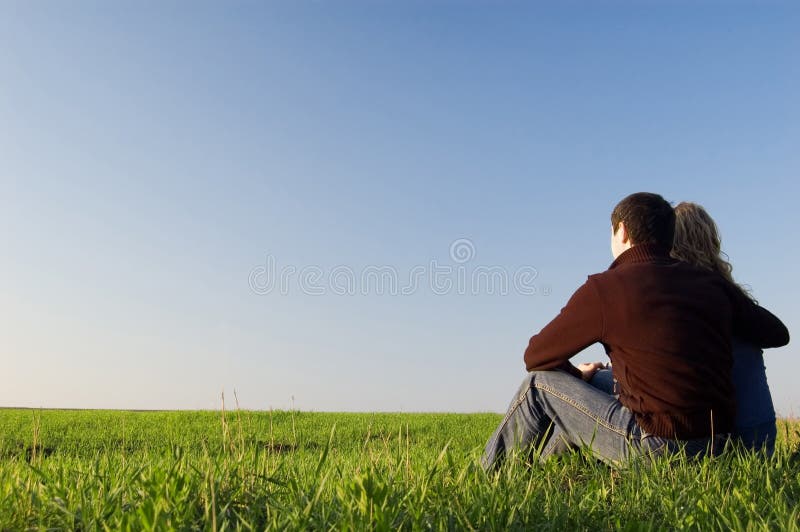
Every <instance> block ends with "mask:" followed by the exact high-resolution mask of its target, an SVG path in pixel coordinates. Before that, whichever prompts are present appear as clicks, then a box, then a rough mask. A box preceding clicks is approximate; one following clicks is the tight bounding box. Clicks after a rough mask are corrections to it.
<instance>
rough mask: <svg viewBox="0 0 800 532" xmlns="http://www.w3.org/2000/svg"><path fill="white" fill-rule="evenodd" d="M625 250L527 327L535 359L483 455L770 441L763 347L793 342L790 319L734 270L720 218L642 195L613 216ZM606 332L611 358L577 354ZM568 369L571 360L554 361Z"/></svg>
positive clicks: (491, 463) (661, 450)
mask: <svg viewBox="0 0 800 532" xmlns="http://www.w3.org/2000/svg"><path fill="white" fill-rule="evenodd" d="M611 251H612V254H613V255H614V262H613V263H612V264H611V266H610V267H609V269H608V270H607V271H605V272H603V273H599V274H596V275H591V276H589V278H588V280H587V281H586V283H584V284H583V286H581V287H580V288H578V290H577V291H576V292H575V293H574V294H573V295H572V297H571V298H570V300H569V302H567V304H566V306H565V307H564V308H563V309H561V312H560V313H559V315H558V316H556V317H555V319H553V321H551V322H550V323H549V324H548V325H547V326H546V327H545V328H544V329H542V330H541V332H539V334H537V335H535V336H534V337H532V338H531V339H530V343H529V345H528V348H527V349H526V351H525V365H526V367H527V369H528V371H529V373H528V375H527V377H526V378H525V380H524V381H523V383H522V385H521V386H520V389H519V391H518V392H517V394H516V395H515V396H514V398H513V400H512V401H511V405H510V406H509V408H508V412H507V413H506V415H505V417H504V419H503V421H502V423H501V424H500V426H499V427H498V428H497V430H496V431H495V433H494V434H493V435H492V437H491V438H490V440H489V442H488V443H487V445H486V450H485V453H484V456H483V459H482V463H483V466H484V468H486V469H487V470H492V469H495V468H496V467H497V466H498V465H499V464H500V463H501V461H502V459H503V457H504V455H505V454H506V452H507V451H510V450H512V449H515V448H520V449H538V450H539V456H540V458H542V459H545V458H547V457H549V456H553V455H556V454H559V453H563V452H566V451H568V450H569V449H571V448H575V447H578V446H582V445H583V446H587V447H588V448H589V449H590V450H591V452H592V454H593V455H595V456H596V457H597V458H599V459H601V460H603V461H605V462H609V463H612V464H614V463H622V462H626V461H628V460H630V459H633V458H635V457H636V456H640V455H646V456H657V455H660V454H665V453H672V452H676V451H678V450H679V449H684V450H685V452H686V454H687V455H689V456H702V455H704V454H707V453H709V454H718V453H719V452H721V451H722V449H723V447H724V446H725V444H726V443H727V441H728V439H729V437H730V435H731V434H735V435H737V436H738V437H739V439H741V441H742V442H743V443H744V444H745V445H748V446H750V447H751V448H761V447H762V446H763V447H765V448H766V449H767V452H771V451H772V448H773V446H774V440H775V414H774V411H773V410H772V400H771V397H770V394H769V389H768V388H767V383H766V376H765V374H764V367H763V360H762V357H761V351H760V349H761V348H766V347H779V346H783V345H786V344H787V343H788V342H789V332H788V331H787V329H786V327H785V326H784V325H783V323H782V322H781V321H780V320H779V319H778V318H777V317H775V316H774V315H773V314H771V313H770V312H769V311H767V310H766V309H764V308H762V307H760V306H758V304H757V303H756V302H755V301H754V300H753V298H752V297H751V296H750V295H749V294H748V293H747V292H745V291H744V290H742V288H741V287H739V286H738V285H737V284H735V283H734V282H733V279H732V277H731V267H730V264H728V263H727V262H726V261H724V260H723V259H722V258H721V257H720V242H719V236H718V235H717V232H716V226H715V225H714V222H713V220H712V219H711V218H710V217H709V216H708V214H707V213H706V212H705V210H703V208H702V207H700V206H698V205H694V204H691V203H682V204H680V205H678V207H676V208H675V209H674V210H673V208H672V206H670V204H669V203H668V202H667V201H665V200H664V199H663V198H662V197H661V196H659V195H657V194H650V193H644V192H641V193H636V194H631V195H630V196H628V197H626V198H625V199H623V200H622V201H621V202H620V203H619V204H618V205H617V206H616V207H615V208H614V211H613V212H612V214H611ZM596 342H600V343H601V344H602V345H603V347H604V348H605V351H606V353H607V354H608V356H609V358H610V359H611V362H612V369H611V370H607V369H603V368H604V365H603V364H602V363H599V362H595V363H591V364H581V365H579V366H578V367H575V366H573V365H572V364H571V363H570V362H569V359H570V358H571V357H573V356H574V355H576V354H577V353H579V352H580V351H582V350H583V349H585V348H587V347H588V346H590V345H592V344H594V343H596ZM553 370H561V371H553Z"/></svg>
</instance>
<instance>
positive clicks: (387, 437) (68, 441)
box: [0, 410, 800, 530]
mask: <svg viewBox="0 0 800 532" xmlns="http://www.w3.org/2000/svg"><path fill="white" fill-rule="evenodd" d="M499 420H500V416H498V415H495V414H471V415H457V414H323V413H306V412H249V411H228V412H226V413H222V412H125V411H63V410H62V411H54V410H43V411H38V410H0V438H1V439H0V529H2V530H25V529H68V530H72V529H80V530H94V529H127V530H168V529H180V530H194V529H197V530H206V529H212V530H214V529H215V530H223V529H227V530H231V529H258V530H261V529H281V530H282V529H294V530H299V529H335V530H347V529H350V530H352V529H357V530H362V529H377V530H388V529H394V528H402V529H408V530H419V529H437V530H438V529H458V530H462V529H463V530H470V529H484V530H486V529H488V530H505V529H526V528H527V529H531V528H536V529H541V528H543V529H556V530H563V529H598V528H600V529H612V528H613V529H617V528H624V529H636V530H638V529H662V528H675V529H696V530H708V529H769V530H775V529H784V530H797V529H798V528H800V509H798V508H799V507H800V450H799V449H798V447H799V446H800V423H797V422H787V421H781V422H780V427H779V428H780V436H779V445H778V450H777V452H776V455H775V456H774V457H773V458H772V459H770V460H765V459H764V458H762V457H759V456H755V455H748V454H739V453H730V454H728V455H724V456H722V457H717V458H714V459H711V460H703V461H700V462H696V463H687V462H686V461H685V460H681V459H679V458H678V459H672V460H661V461H658V462H656V463H654V464H652V465H650V466H647V467H645V466H643V465H639V466H631V467H628V468H626V469H621V470H611V469H609V468H608V467H607V466H605V465H602V464H599V463H597V462H595V461H594V460H591V459H589V458H588V457H586V456H585V455H581V454H576V455H574V456H570V457H567V458H562V459H559V460H553V461H549V462H547V463H545V464H534V465H531V466H528V465H526V464H524V463H523V462H522V461H521V460H512V461H509V463H508V464H507V466H506V467H505V468H504V469H503V470H502V471H501V473H500V474H499V475H497V476H496V477H493V478H488V477H487V476H486V475H485V474H484V473H483V472H482V470H481V468H480V467H479V465H478V458H479V456H480V451H481V448H482V446H483V445H484V443H485V441H486V439H487V438H488V437H489V435H490V434H491V432H492V430H493V429H494V428H495V426H496V424H497V423H498V421H499Z"/></svg>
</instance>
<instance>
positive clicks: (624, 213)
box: [611, 192, 675, 249]
mask: <svg viewBox="0 0 800 532" xmlns="http://www.w3.org/2000/svg"><path fill="white" fill-rule="evenodd" d="M620 222H625V229H627V231H628V237H629V238H630V240H631V244H633V245H638V244H658V245H660V246H663V247H665V248H666V249H672V241H673V239H674V238H675V212H674V211H673V210H672V205H670V204H669V202H668V201H667V200H665V199H664V198H662V197H661V196H659V195H658V194H653V193H651V192H636V193H635V194H631V195H630V196H628V197H626V198H625V199H623V200H622V201H620V202H619V203H617V206H616V207H614V211H613V212H612V213H611V227H612V228H613V230H614V233H616V232H617V229H618V228H619V223H620Z"/></svg>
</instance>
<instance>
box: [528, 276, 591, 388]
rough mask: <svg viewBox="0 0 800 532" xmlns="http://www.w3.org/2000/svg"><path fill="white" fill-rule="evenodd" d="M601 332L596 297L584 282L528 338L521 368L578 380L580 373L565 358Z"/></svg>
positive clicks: (579, 349)
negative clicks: (560, 371) (558, 371)
mask: <svg viewBox="0 0 800 532" xmlns="http://www.w3.org/2000/svg"><path fill="white" fill-rule="evenodd" d="M602 333H603V314H602V309H601V307H600V297H599V296H598V294H597V290H595V288H594V287H593V286H592V285H591V284H590V281H586V282H585V283H584V284H583V286H581V287H580V288H578V290H576V291H575V293H574V294H573V295H572V297H571V298H570V300H569V301H568V302H567V305H566V306H565V307H564V308H562V309H561V312H560V313H559V315H558V316H556V317H555V318H554V319H553V321H551V322H550V323H548V324H547V325H546V326H545V328H544V329H542V330H541V332H539V334H537V335H535V336H533V337H532V338H531V339H530V342H528V348H527V349H526V350H525V367H526V368H527V369H528V371H538V370H547V369H563V370H565V371H568V372H570V373H571V374H573V375H575V376H576V377H578V378H582V377H583V373H582V372H581V370H579V369H578V368H576V367H575V366H573V365H572V364H570V363H569V359H570V358H571V357H572V356H574V355H575V354H577V353H579V352H580V351H582V350H584V349H586V348H587V347H589V346H590V345H592V344H593V343H595V342H599V341H600V339H601V336H602Z"/></svg>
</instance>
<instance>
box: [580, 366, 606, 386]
mask: <svg viewBox="0 0 800 532" xmlns="http://www.w3.org/2000/svg"><path fill="white" fill-rule="evenodd" d="M604 367H606V365H605V364H603V363H602V362H584V363H583V364H578V369H579V370H580V372H581V373H582V374H583V380H584V381H586V382H589V381H590V380H592V377H594V374H595V373H597V370H599V369H603V368H604Z"/></svg>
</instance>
